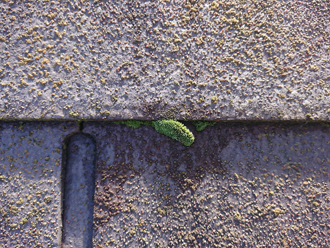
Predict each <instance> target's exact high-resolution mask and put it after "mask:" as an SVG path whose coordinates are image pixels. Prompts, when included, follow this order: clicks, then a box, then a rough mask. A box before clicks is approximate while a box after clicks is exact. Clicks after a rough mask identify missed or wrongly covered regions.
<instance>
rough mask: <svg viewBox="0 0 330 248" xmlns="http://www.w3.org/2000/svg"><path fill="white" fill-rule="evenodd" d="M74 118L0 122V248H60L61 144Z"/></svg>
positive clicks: (75, 127)
mask: <svg viewBox="0 0 330 248" xmlns="http://www.w3.org/2000/svg"><path fill="white" fill-rule="evenodd" d="M77 131H78V125H77V124H76V123H74V122H26V123H23V122H1V123H0V211H1V212H0V217H1V218H0V247H1V248H5V247H59V245H60V244H61V242H62V241H61V239H62V205H61V204H62V192H63V188H62V187H63V184H62V182H61V173H62V155H63V149H62V145H63V142H64V141H65V139H66V137H67V136H68V135H70V134H72V133H74V132H77Z"/></svg>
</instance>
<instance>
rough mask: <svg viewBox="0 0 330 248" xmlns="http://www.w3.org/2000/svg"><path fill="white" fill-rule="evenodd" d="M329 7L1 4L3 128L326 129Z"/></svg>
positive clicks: (66, 0)
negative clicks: (180, 122)
mask: <svg viewBox="0 0 330 248" xmlns="http://www.w3.org/2000/svg"><path fill="white" fill-rule="evenodd" d="M329 9H330V4H329V1H327V0H318V1H295V0H277V1H272V0H258V1H250V0H247V1H242V0H233V1H216V0H201V1H196V0H187V1H176V0H164V1H149V0H141V1H138V0H132V1H129V2H127V1H118V0H109V1H108V0H107V1H100V0H95V1H94V0H93V1H92V0H89V1H78V0H62V1H32V2H26V1H1V2H0V10H1V13H2V15H1V16H0V24H1V29H0V118H2V119H5V120H9V119H10V120H17V119H21V120H23V119H24V120H31V119H33V120H37V119H47V120H68V119H76V118H78V119H90V120H95V119H97V120H100V119H111V120H114V119H149V120H150V119H162V118H165V119H172V118H176V119H186V120H199V119H208V120H292V119H294V120H329V116H330V109H329V100H330V88H329V86H328V85H329V81H330V63H329V59H330V43H329V37H330V36H329V34H330V15H329Z"/></svg>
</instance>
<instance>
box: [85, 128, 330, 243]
mask: <svg viewBox="0 0 330 248" xmlns="http://www.w3.org/2000/svg"><path fill="white" fill-rule="evenodd" d="M187 126H188V127H189V128H190V129H191V130H193V133H194V135H195V142H194V144H193V145H192V146H190V147H185V146H184V145H182V144H181V143H178V142H176V141H174V140H171V139H170V138H169V137H167V136H164V135H161V134H159V133H157V132H156V131H155V130H154V129H153V128H152V127H146V126H143V127H141V128H138V129H135V130H134V129H132V128H128V127H126V126H125V125H117V124H108V123H97V122H89V123H85V124H84V129H83V131H84V132H86V133H89V134H91V135H92V136H93V137H94V138H95V140H96V142H97V149H98V156H97V162H96V167H97V169H96V187H95V202H94V204H95V205H94V234H93V236H94V238H93V247H329V246H330V225H329V219H330V217H329V210H330V191H329V186H330V175H329V168H330V167H329V162H330V160H329V156H328V154H329V152H330V143H329V140H330V136H329V127H325V126H324V125H323V126H322V125H320V124H308V123H305V124H301V123H298V124H285V123H278V124H274V123H273V124H262V123H250V124H246V123H245V124H243V123H237V122H236V123H232V122H228V123H222V124H216V125H215V126H213V127H207V128H206V129H205V130H204V131H203V132H201V133H198V132H197V131H195V130H194V127H193V126H192V125H191V124H190V123H187Z"/></svg>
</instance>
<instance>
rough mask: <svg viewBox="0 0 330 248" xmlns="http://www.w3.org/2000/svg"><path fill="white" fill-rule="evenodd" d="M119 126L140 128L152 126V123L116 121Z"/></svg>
mask: <svg viewBox="0 0 330 248" xmlns="http://www.w3.org/2000/svg"><path fill="white" fill-rule="evenodd" d="M114 123H117V124H125V125H126V126H128V127H132V128H138V127H140V126H141V125H146V126H151V121H138V120H127V121H114Z"/></svg>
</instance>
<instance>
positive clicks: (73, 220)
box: [62, 133, 96, 248]
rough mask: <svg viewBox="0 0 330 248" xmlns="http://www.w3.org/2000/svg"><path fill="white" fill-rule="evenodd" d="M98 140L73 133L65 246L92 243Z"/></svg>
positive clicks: (65, 208) (81, 246)
mask: <svg viewBox="0 0 330 248" xmlns="http://www.w3.org/2000/svg"><path fill="white" fill-rule="evenodd" d="M95 148H96V147H95V141H94V140H93V139H92V138H91V137H90V136H87V135H86V134H81V133H78V134H75V135H73V136H72V137H71V138H70V140H69V142H68V147H67V160H66V164H65V168H64V170H65V173H64V175H65V184H64V192H63V194H64V201H63V211H64V213H63V214H64V215H63V221H64V222H63V244H62V245H63V246H62V247H63V248H69V247H79V248H90V247H92V235H93V232H92V227H93V208H94V186H95V182H94V179H95V173H94V171H95V170H94V169H95V168H94V164H95V159H96V151H95Z"/></svg>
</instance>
